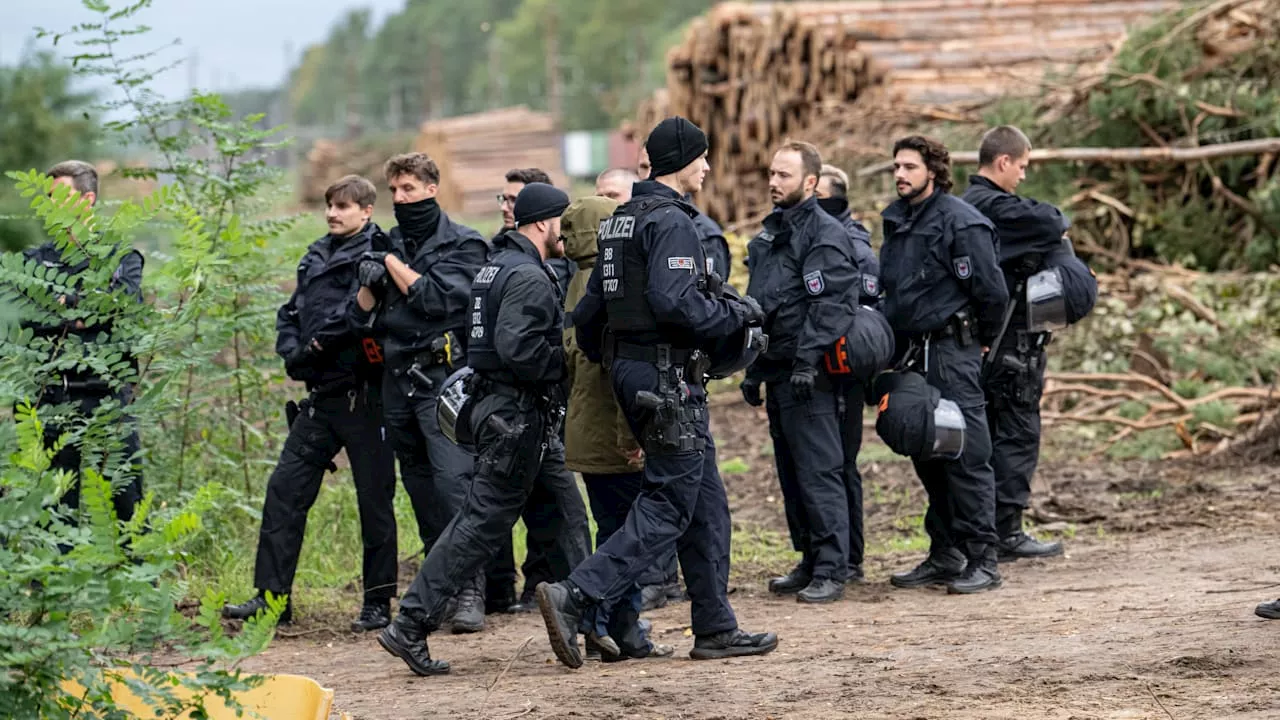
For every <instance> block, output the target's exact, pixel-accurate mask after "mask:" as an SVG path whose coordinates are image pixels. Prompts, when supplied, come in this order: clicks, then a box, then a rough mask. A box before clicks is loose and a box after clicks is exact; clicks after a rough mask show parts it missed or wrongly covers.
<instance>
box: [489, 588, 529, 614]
mask: <svg viewBox="0 0 1280 720" xmlns="http://www.w3.org/2000/svg"><path fill="white" fill-rule="evenodd" d="M519 602H520V601H519V600H518V599H517V598H516V589H515V586H510V585H509V586H507V587H505V588H502V589H500V590H494V589H493V588H491V587H488V586H486V587H485V591H484V614H485V615H493V614H495V613H509V612H514V611H513V610H512V608H513V607H514V606H515V605H517V604H519Z"/></svg>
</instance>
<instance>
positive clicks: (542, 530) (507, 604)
mask: <svg viewBox="0 0 1280 720" xmlns="http://www.w3.org/2000/svg"><path fill="white" fill-rule="evenodd" d="M512 230H514V228H502V229H501V230H499V231H498V234H497V235H494V236H493V238H491V239H490V240H489V244H490V245H491V246H495V245H497V244H498V243H499V240H500V238H502V236H503V235H505V234H506V233H508V232H510V231H512ZM544 264H545V265H546V266H547V267H549V268H551V270H552V271H553V272H554V273H555V279H556V284H557V286H558V287H559V288H560V296H561V297H564V296H565V294H566V293H568V292H569V283H570V282H572V281H573V274H574V273H575V272H577V269H578V268H577V265H576V264H575V263H573V262H571V261H570V260H569V259H568V258H563V257H558V258H549V259H548V260H547V261H546V263H544ZM560 440H561V442H563V441H564V427H563V426H561V428H560ZM521 517H522V518H523V519H524V527H525V557H524V562H523V563H522V564H521V565H520V572H521V574H522V575H524V591H523V592H522V593H521V594H520V597H519V605H517V604H516V603H517V597H516V590H515V588H516V562H515V548H514V547H513V546H512V539H511V537H510V536H509V535H508V536H507V539H506V541H505V542H503V543H501V544H500V546H499V547H498V554H497V555H495V556H494V559H493V562H492V563H490V565H489V567H488V569H487V571H486V578H485V612H487V613H493V612H504V611H507V610H511V609H515V610H532V609H533V589H534V588H535V587H537V586H538V583H540V582H554V581H556V580H563V579H564V576H563V575H561V576H558V577H557V576H556V575H555V573H554V572H553V571H552V562H551V559H550V558H549V557H548V555H549V554H550V553H555V552H559V549H558V546H557V544H556V535H555V531H554V526H555V524H556V522H558V519H559V511H558V509H557V508H556V502H555V497H554V496H552V495H551V494H550V493H549V492H548V490H547V489H546V488H544V487H542V486H538V487H535V488H534V490H533V492H532V493H531V494H530V496H529V500H528V502H526V503H525V506H524V511H523V512H522V513H521ZM556 562H557V564H563V559H562V558H557V561H556Z"/></svg>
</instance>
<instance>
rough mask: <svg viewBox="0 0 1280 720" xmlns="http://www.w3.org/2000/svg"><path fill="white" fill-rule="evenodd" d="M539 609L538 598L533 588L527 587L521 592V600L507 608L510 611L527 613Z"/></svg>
mask: <svg viewBox="0 0 1280 720" xmlns="http://www.w3.org/2000/svg"><path fill="white" fill-rule="evenodd" d="M537 609H538V598H537V597H535V596H534V592H533V588H531V587H526V588H525V589H524V591H523V592H521V593H520V601H519V602H517V603H516V604H514V605H512V606H511V607H509V608H507V612H509V613H527V612H533V611H534V610H537Z"/></svg>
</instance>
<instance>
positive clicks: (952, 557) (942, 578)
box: [889, 548, 965, 588]
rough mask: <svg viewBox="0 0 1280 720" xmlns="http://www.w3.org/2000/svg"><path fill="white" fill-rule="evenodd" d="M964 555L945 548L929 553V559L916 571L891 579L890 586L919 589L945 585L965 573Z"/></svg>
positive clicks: (915, 569)
mask: <svg viewBox="0 0 1280 720" xmlns="http://www.w3.org/2000/svg"><path fill="white" fill-rule="evenodd" d="M964 566H965V559H964V553H962V552H960V551H959V550H957V549H955V548H943V549H941V550H939V551H937V552H931V553H929V557H927V558H925V559H924V562H922V563H920V564H919V565H917V566H916V567H915V568H914V569H912V570H910V571H908V572H905V573H898V574H896V575H893V576H892V577H890V578H889V584H890V585H893V586H894V587H899V588H918V587H924V586H926V585H945V584H946V583H948V582H950V581H952V580H954V579H956V578H958V577H960V574H961V573H962V572H964Z"/></svg>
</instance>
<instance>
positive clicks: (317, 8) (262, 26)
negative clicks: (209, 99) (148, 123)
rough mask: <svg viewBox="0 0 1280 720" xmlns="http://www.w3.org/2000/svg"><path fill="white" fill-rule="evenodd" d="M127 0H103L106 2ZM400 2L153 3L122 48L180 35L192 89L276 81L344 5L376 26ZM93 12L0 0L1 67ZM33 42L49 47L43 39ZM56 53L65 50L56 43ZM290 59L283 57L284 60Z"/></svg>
mask: <svg viewBox="0 0 1280 720" xmlns="http://www.w3.org/2000/svg"><path fill="white" fill-rule="evenodd" d="M131 1H132V0H110V3H111V5H112V6H113V7H118V6H123V5H125V4H126V3H127V2H131ZM404 3H405V0H155V4H154V5H152V7H151V8H150V9H149V10H144V11H143V12H142V14H141V15H140V16H139V18H138V20H139V22H142V23H145V24H146V25H149V26H150V27H151V28H152V32H151V33H149V34H148V35H146V36H145V38H146V41H145V43H135V44H134V45H132V46H130V47H129V48H128V50H130V51H138V50H146V49H152V48H154V47H155V46H158V45H162V44H164V43H165V42H166V41H169V40H172V39H174V38H179V39H181V40H182V46H181V47H180V48H177V49H175V50H174V51H173V52H174V53H175V57H187V56H189V55H191V54H192V53H194V54H195V56H196V58H197V60H196V63H195V68H194V75H195V82H196V84H197V86H199V87H201V88H203V89H206V90H220V91H226V90H232V89H237V88H242V87H266V86H271V85H276V84H278V83H279V82H280V81H281V80H282V79H283V78H284V76H285V72H286V70H287V68H288V64H289V61H293V62H296V59H297V58H298V56H299V55H300V54H301V53H302V51H303V49H304V48H306V47H307V46H308V45H311V44H313V43H316V42H319V41H321V40H323V39H324V38H325V36H326V35H328V33H329V28H330V26H331V25H332V24H333V23H334V22H336V21H337V20H338V19H339V18H341V17H342V15H343V14H344V12H345V11H346V10H348V9H350V8H359V7H368V8H372V9H373V13H374V23H375V25H374V26H375V27H376V26H377V24H378V23H380V22H381V20H382V19H383V18H385V17H386V16H387V15H388V14H390V13H392V12H394V11H396V10H399V9H400V8H402V7H404ZM95 18H96V14H95V13H92V12H90V11H88V10H85V8H84V6H83V4H81V2H80V0H0V64H6V65H8V64H13V63H14V62H16V61H17V60H18V58H19V57H21V55H22V53H23V51H24V49H25V48H26V47H27V46H28V42H29V41H31V40H32V39H33V38H34V36H35V28H36V27H43V28H45V29H48V30H64V29H66V28H69V27H71V26H72V25H74V24H76V23H81V22H88V21H92V20H94V19H95ZM35 47H37V48H39V47H49V41H48V40H44V41H39V42H36V44H35ZM56 49H57V51H58V52H59V53H60V54H70V50H71V48H69V47H68V48H64V47H63V46H62V45H61V44H59V46H58V48H56ZM287 56H289V59H288V60H287V59H286V57H287ZM190 76H191V70H189V69H188V68H186V67H183V68H178V69H176V70H172V71H170V72H169V73H167V74H166V75H165V76H163V77H162V78H161V79H160V80H159V81H157V84H156V87H155V89H156V90H157V91H158V92H160V93H162V94H164V95H166V96H170V97H175V96H180V95H182V94H184V93H185V92H186V90H187V85H188V82H189V81H190Z"/></svg>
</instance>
